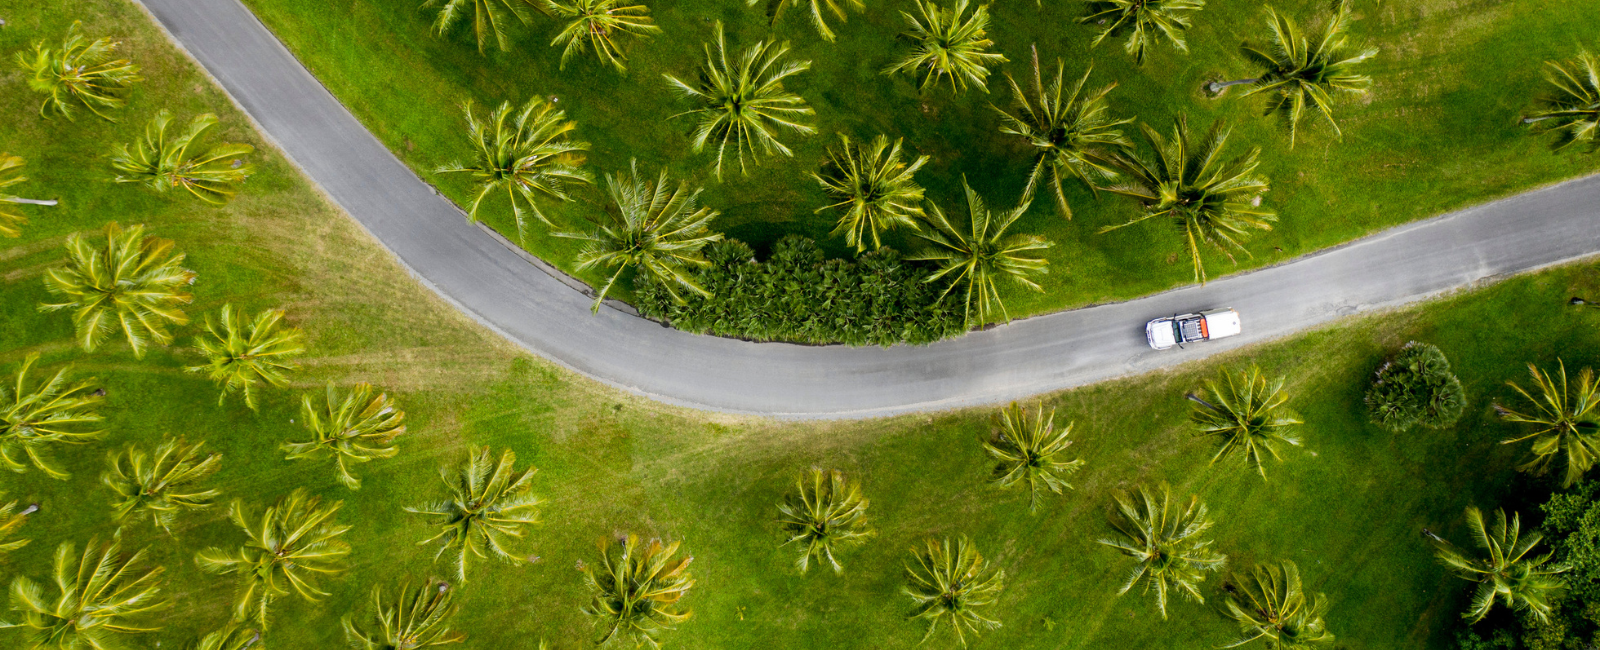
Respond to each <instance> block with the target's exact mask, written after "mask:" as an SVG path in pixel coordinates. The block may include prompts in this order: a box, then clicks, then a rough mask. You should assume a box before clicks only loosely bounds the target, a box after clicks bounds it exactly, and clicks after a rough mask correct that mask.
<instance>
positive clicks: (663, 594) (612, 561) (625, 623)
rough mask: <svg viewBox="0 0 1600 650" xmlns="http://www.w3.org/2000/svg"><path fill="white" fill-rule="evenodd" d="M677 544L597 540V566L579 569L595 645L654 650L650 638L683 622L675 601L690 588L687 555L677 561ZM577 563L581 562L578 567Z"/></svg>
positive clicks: (684, 613) (655, 644) (683, 614)
mask: <svg viewBox="0 0 1600 650" xmlns="http://www.w3.org/2000/svg"><path fill="white" fill-rule="evenodd" d="M679 544H680V542H673V543H671V544H665V545H663V544H662V543H661V540H659V539H652V540H650V541H649V542H645V541H642V540H640V539H639V536H638V535H632V534H630V535H628V536H626V537H623V538H621V539H611V538H609V537H608V538H606V539H604V540H601V542H600V562H599V563H598V564H596V565H595V566H587V565H585V566H582V567H581V568H582V569H583V579H584V583H585V584H587V585H589V591H591V592H592V594H593V595H592V597H591V598H590V600H589V604H588V605H586V606H584V608H583V613H585V614H588V615H589V616H591V617H593V618H594V622H595V626H596V627H598V628H600V629H601V634H600V638H599V640H597V641H596V643H597V644H605V643H607V642H609V641H612V640H613V639H617V640H621V639H627V640H631V641H633V642H634V645H635V646H636V647H637V646H639V645H648V646H650V647H651V648H660V647H661V645H660V642H658V641H657V640H656V635H658V634H660V633H661V632H664V631H667V630H670V629H672V628H673V626H675V625H677V624H678V623H680V622H682V621H683V620H684V619H686V618H689V612H688V611H687V610H683V611H680V610H679V609H678V603H679V601H681V600H683V597H684V596H685V595H687V594H688V593H689V589H690V588H691V587H694V576H692V575H690V574H689V564H690V563H691V562H694V558H693V557H685V558H677V559H674V558H673V557H672V556H674V555H676V554H677V553H678V545H679ZM580 564H581V563H580Z"/></svg>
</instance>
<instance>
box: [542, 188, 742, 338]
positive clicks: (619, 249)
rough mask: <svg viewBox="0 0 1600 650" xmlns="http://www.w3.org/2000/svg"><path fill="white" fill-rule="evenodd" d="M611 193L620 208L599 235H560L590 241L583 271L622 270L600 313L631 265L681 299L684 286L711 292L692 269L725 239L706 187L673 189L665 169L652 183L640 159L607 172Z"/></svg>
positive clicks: (598, 298)
mask: <svg viewBox="0 0 1600 650" xmlns="http://www.w3.org/2000/svg"><path fill="white" fill-rule="evenodd" d="M606 193H607V194H609V195H610V196H611V203H612V204H613V205H615V206H616V209H617V211H616V212H615V213H613V212H611V211H609V210H607V211H605V212H602V213H601V218H600V220H599V221H597V222H596V223H595V231H594V232H593V233H557V234H559V235H560V236H563V237H570V238H573V239H582V240H584V241H587V242H589V245H588V246H587V247H585V248H584V249H583V252H581V253H579V254H578V270H580V271H584V270H588V269H591V268H595V267H605V268H609V269H616V270H615V271H613V272H612V273H611V277H610V278H608V279H607V280H606V283H605V285H604V286H602V287H600V291H599V292H598V293H597V294H596V295H595V298H594V311H596V312H598V311H600V303H601V302H604V301H605V299H606V295H607V294H609V293H610V292H611V287H612V286H613V285H615V284H616V283H617V278H620V277H622V273H623V272H624V271H627V270H628V269H636V270H637V271H638V272H640V273H644V274H647V275H650V276H651V277H653V278H655V279H657V280H660V281H661V286H662V287H664V288H665V289H666V291H667V293H669V294H671V295H672V297H673V298H676V299H678V300H680V301H681V300H682V297H681V296H679V295H678V289H680V288H682V289H688V290H690V291H693V292H695V293H698V294H701V295H707V294H706V291H705V289H702V288H701V287H700V285H699V284H698V283H696V282H695V281H694V278H693V277H691V276H690V274H689V269H690V268H691V267H695V266H704V265H706V260H705V256H704V255H702V254H701V252H700V251H701V249H703V248H705V247H706V244H709V243H711V242H714V241H720V240H721V239H722V234H721V233H716V232H712V231H711V230H710V228H709V227H708V226H709V225H710V224H711V221H712V220H713V219H716V218H717V215H718V214H719V213H718V212H717V211H716V210H712V209H711V208H707V207H704V206H701V205H700V204H699V199H700V189H699V188H695V189H694V190H690V189H689V185H688V183H683V182H680V183H678V185H677V187H676V188H674V187H672V183H671V181H670V180H668V178H667V171H666V170H665V169H663V170H661V175H660V176H659V177H657V178H656V181H655V182H654V183H651V182H649V181H647V180H645V179H644V178H642V177H640V176H639V161H637V160H635V161H633V162H632V163H631V164H630V166H629V171H628V175H627V176H621V175H618V176H612V175H610V174H607V175H606Z"/></svg>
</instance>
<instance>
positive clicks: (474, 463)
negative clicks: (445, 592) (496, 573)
mask: <svg viewBox="0 0 1600 650" xmlns="http://www.w3.org/2000/svg"><path fill="white" fill-rule="evenodd" d="M516 463H517V455H516V454H515V453H513V452H512V451H511V450H510V449H507V450H504V451H502V452H500V457H499V459H498V460H497V459H495V458H494V456H493V454H491V453H490V452H489V448H488V447H483V448H480V449H474V450H472V451H471V452H470V453H469V454H468V456H467V460H466V462H464V463H462V464H461V466H460V467H458V468H457V469H456V470H455V471H453V472H450V471H441V472H440V473H439V477H440V478H441V479H443V480H444V483H445V485H446V486H447V487H448V488H449V490H450V495H449V497H448V498H447V499H445V500H443V501H438V502H435V503H431V504H427V505H423V506H414V507H408V508H406V512H410V513H415V514H420V515H426V516H429V517H434V518H436V519H438V520H439V522H438V526H439V528H440V532H439V534H438V535H434V536H433V537H430V538H428V539H425V540H422V541H421V542H418V543H417V545H418V546H423V545H427V544H433V543H440V546H439V553H438V555H437V556H435V557H436V558H437V557H439V556H443V555H444V554H446V553H449V554H450V555H451V556H452V561H453V564H455V573H456V579H457V580H459V581H461V582H466V580H467V562H468V560H469V559H470V558H478V559H486V558H489V557H491V556H493V557H495V558H498V559H500V560H501V561H505V562H521V561H523V558H522V557H520V556H518V555H515V554H513V553H512V552H511V550H510V547H511V545H512V543H514V542H516V541H518V540H521V539H522V537H523V536H524V535H525V534H527V530H528V528H529V527H531V526H532V525H533V524H536V523H538V522H539V517H538V508H539V505H540V501H539V499H537V498H535V497H534V496H533V493H532V489H533V484H532V480H533V473H534V472H535V471H538V470H535V469H534V468H531V467H530V468H528V469H525V470H522V471H520V472H519V471H517V469H516Z"/></svg>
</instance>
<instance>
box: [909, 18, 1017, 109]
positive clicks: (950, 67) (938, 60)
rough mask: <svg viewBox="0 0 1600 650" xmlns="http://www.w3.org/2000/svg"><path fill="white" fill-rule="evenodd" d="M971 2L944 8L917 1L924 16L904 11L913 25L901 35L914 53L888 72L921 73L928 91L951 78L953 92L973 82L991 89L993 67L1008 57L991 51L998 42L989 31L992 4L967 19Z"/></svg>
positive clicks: (920, 87)
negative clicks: (991, 47)
mask: <svg viewBox="0 0 1600 650" xmlns="http://www.w3.org/2000/svg"><path fill="white" fill-rule="evenodd" d="M967 5H968V2H967V0H956V3H955V5H954V6H953V7H951V8H949V9H942V8H940V7H939V6H938V5H935V4H933V0H917V13H919V14H921V17H920V18H918V17H917V16H913V15H911V14H909V13H906V12H904V11H902V12H900V15H902V16H905V17H906V22H908V23H910V24H911V31H908V32H905V33H904V34H901V37H902V38H905V39H907V40H910V41H911V42H912V43H913V46H912V50H911V54H909V55H906V57H905V58H903V59H900V61H899V62H897V63H895V64H894V65H892V66H889V67H888V69H886V70H884V74H894V73H896V72H900V71H907V72H910V73H912V74H916V75H921V76H922V81H921V82H919V83H918V85H917V87H918V88H919V89H924V90H925V89H927V88H928V86H931V85H933V84H934V83H937V82H938V81H939V80H940V79H944V78H948V79H949V80H950V90H951V91H953V92H959V91H964V90H966V89H967V84H969V83H970V84H974V85H976V86H977V87H978V88H979V89H980V90H982V91H984V92H989V86H988V85H987V84H986V83H985V81H986V80H987V79H988V77H989V66H990V65H999V64H1001V63H1005V62H1006V61H1007V59H1006V57H1005V56H1004V55H1002V54H1000V53H999V52H990V51H988V50H989V47H990V46H992V45H994V41H991V40H989V38H988V34H987V32H986V31H985V29H986V28H987V27H988V26H989V6H988V5H978V8H977V9H976V10H974V11H973V12H972V15H971V16H968V17H966V18H965V19H963V18H962V15H963V14H965V13H967Z"/></svg>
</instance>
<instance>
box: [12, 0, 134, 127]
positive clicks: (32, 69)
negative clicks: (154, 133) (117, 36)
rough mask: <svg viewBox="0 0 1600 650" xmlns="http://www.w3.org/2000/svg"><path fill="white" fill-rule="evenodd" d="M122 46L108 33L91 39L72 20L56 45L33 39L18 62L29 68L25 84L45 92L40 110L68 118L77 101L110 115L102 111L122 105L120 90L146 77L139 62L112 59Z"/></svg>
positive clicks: (94, 111)
mask: <svg viewBox="0 0 1600 650" xmlns="http://www.w3.org/2000/svg"><path fill="white" fill-rule="evenodd" d="M121 45H122V43H121V42H119V41H114V40H111V39H109V38H101V39H96V40H93V41H91V40H89V39H88V37H85V36H84V35H83V24H82V23H80V22H74V23H72V27H70V28H68V29H67V37H66V39H64V40H63V41H62V42H61V46H60V47H50V46H46V45H45V43H44V41H35V42H34V44H33V51H32V52H26V51H24V52H18V53H17V65H18V66H20V67H21V68H22V69H23V70H26V71H28V73H29V77H28V87H29V88H32V89H33V91H34V92H37V93H40V94H43V95H44V96H45V99H44V102H43V103H41V104H40V105H39V114H40V115H45V116H48V115H49V114H50V113H52V112H54V113H59V114H61V115H63V116H65V117H66V118H67V119H72V117H73V115H72V112H73V105H74V104H75V103H76V104H82V105H83V107H84V108H87V109H89V112H91V113H94V114H95V115H96V116H98V117H100V118H103V119H106V120H111V117H110V116H109V115H107V114H106V111H109V110H111V109H116V108H121V107H123V106H124V105H126V104H127V100H126V99H124V98H123V95H124V94H126V92H127V90H128V88H130V87H132V86H133V84H134V83H136V82H139V81H143V80H144V78H143V77H140V76H139V66H137V65H134V63H133V62H132V61H129V60H127V59H119V58H116V50H117V48H118V47H121ZM111 121H115V120H111Z"/></svg>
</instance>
